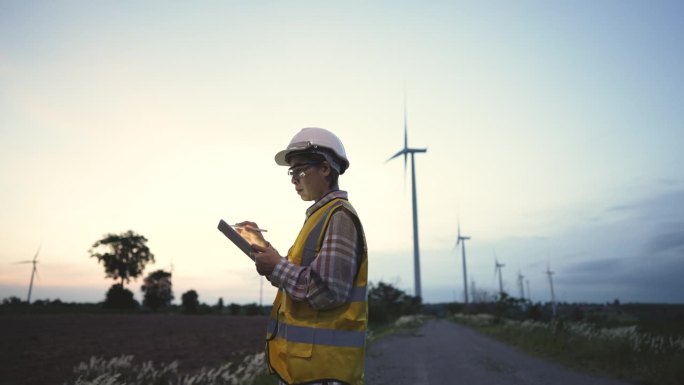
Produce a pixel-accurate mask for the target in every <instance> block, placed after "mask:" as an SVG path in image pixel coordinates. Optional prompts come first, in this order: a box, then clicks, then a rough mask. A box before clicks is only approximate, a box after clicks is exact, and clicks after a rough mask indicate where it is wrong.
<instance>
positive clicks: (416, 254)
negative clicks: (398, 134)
mask: <svg viewBox="0 0 684 385" xmlns="http://www.w3.org/2000/svg"><path fill="white" fill-rule="evenodd" d="M422 152H427V148H409V146H408V128H407V123H406V98H404V148H402V149H401V150H399V152H397V153H396V154H394V155H393V156H392V157H391V158H389V159H387V162H389V161H390V160H392V159H394V158H396V157H398V156H400V155H403V156H404V173H406V162H407V157H408V156H409V155H411V192H412V201H413V275H414V291H415V295H416V297H419V298H422V292H421V286H420V247H419V245H418V206H417V203H416V162H415V160H414V154H416V153H422Z"/></svg>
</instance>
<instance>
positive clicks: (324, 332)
mask: <svg viewBox="0 0 684 385" xmlns="http://www.w3.org/2000/svg"><path fill="white" fill-rule="evenodd" d="M278 337H281V338H283V339H285V340H287V341H289V342H299V343H303V344H315V345H328V346H337V347H342V348H362V347H363V346H364V344H365V342H366V332H365V331H351V330H334V329H320V328H311V327H306V326H294V325H287V324H283V323H281V324H280V325H278Z"/></svg>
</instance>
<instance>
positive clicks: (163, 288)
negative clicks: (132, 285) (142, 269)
mask: <svg viewBox="0 0 684 385" xmlns="http://www.w3.org/2000/svg"><path fill="white" fill-rule="evenodd" d="M171 286H172V285H171V273H168V272H166V271H164V270H157V271H154V272H152V273H150V274H149V275H148V276H147V277H146V278H145V282H144V284H143V285H142V287H141V288H140V290H142V292H143V293H145V296H144V299H143V305H145V306H147V307H149V308H150V309H152V310H153V311H157V310H159V309H160V308H165V307H168V306H169V305H171V301H172V300H173V291H172V290H171Z"/></svg>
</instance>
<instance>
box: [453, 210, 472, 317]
mask: <svg viewBox="0 0 684 385" xmlns="http://www.w3.org/2000/svg"><path fill="white" fill-rule="evenodd" d="M467 240H470V237H469V236H465V235H461V222H460V221H459V222H458V238H456V247H458V245H459V243H460V244H461V256H462V258H463V292H464V293H465V294H464V295H465V304H466V305H467V304H468V271H467V269H466V254H465V241H467Z"/></svg>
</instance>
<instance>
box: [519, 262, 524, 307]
mask: <svg viewBox="0 0 684 385" xmlns="http://www.w3.org/2000/svg"><path fill="white" fill-rule="evenodd" d="M524 278H525V276H524V275H522V273H521V272H520V270H519V269H518V288H519V289H520V299H522V300H523V301H524V300H525V287H524V285H523V281H524Z"/></svg>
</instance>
